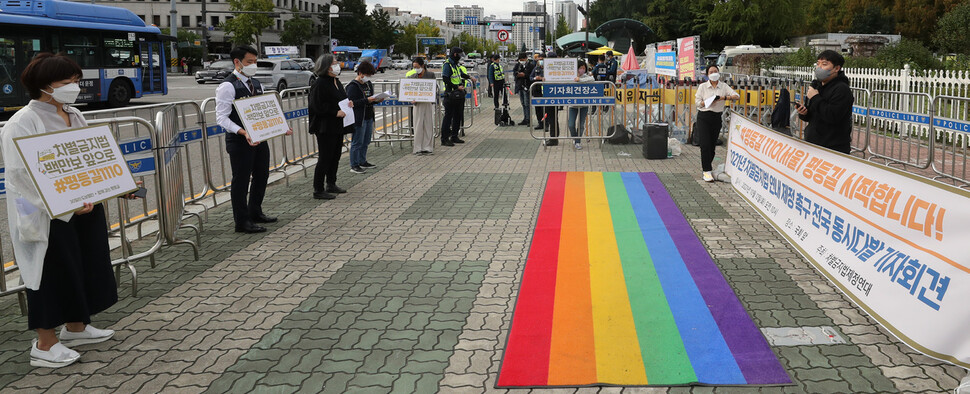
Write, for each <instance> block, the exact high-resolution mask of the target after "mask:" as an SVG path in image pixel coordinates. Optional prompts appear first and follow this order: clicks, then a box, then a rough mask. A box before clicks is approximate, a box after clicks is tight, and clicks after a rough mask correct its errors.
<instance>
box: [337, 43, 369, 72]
mask: <svg viewBox="0 0 970 394" xmlns="http://www.w3.org/2000/svg"><path fill="white" fill-rule="evenodd" d="M363 52H364V51H363V50H361V49H360V48H358V47H352V46H344V45H338V46H335V47H333V56H334V57H336V58H337V61H338V62H340V68H341V69H343V70H353V69H354V67H357V63H360V55H361V54H362V53H363Z"/></svg>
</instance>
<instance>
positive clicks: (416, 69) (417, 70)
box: [411, 68, 421, 74]
mask: <svg viewBox="0 0 970 394" xmlns="http://www.w3.org/2000/svg"><path fill="white" fill-rule="evenodd" d="M411 71H414V73H415V74H421V69H420V68H412V69H411Z"/></svg>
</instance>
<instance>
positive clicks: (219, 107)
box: [216, 70, 249, 134]
mask: <svg viewBox="0 0 970 394" xmlns="http://www.w3.org/2000/svg"><path fill="white" fill-rule="evenodd" d="M232 73H233V74H234V75H235V76H236V78H239V81H241V82H242V83H243V86H248V84H246V81H249V77H247V76H245V75H243V74H242V73H241V72H239V70H235V71H233V72H232ZM235 99H236V87H235V86H232V83H229V82H223V83H221V84H219V87H217V88H216V123H218V124H219V126H222V128H223V129H226V132H229V133H233V134H239V130H241V129H242V128H243V127H242V126H240V125H237V124H236V123H235V122H233V121H232V119H229V114H231V113H232V102H233V100H235Z"/></svg>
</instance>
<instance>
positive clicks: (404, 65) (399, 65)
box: [391, 59, 411, 70]
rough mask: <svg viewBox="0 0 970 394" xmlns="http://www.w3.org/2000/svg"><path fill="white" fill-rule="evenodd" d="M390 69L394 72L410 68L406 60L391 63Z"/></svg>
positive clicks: (409, 62)
mask: <svg viewBox="0 0 970 394" xmlns="http://www.w3.org/2000/svg"><path fill="white" fill-rule="evenodd" d="M391 68H393V69H395V70H407V69H409V68H411V61H410V60H408V59H397V60H395V61H394V62H393V63H391Z"/></svg>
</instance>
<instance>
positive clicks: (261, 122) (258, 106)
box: [232, 93, 290, 142]
mask: <svg viewBox="0 0 970 394" xmlns="http://www.w3.org/2000/svg"><path fill="white" fill-rule="evenodd" d="M232 105H233V106H235V107H236V113H238V114H239V118H240V119H241V120H242V123H243V124H242V126H243V128H245V129H246V133H248V134H249V139H250V140H252V141H253V142H261V141H266V140H268V139H270V138H273V137H279V136H281V135H283V134H286V132H287V131H290V125H288V124H286V116H285V115H284V114H283V108H282V107H280V101H279V100H277V99H276V95H275V94H273V93H267V94H261V95H259V96H250V97H244V98H241V99H236V100H235V101H233V102H232Z"/></svg>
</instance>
